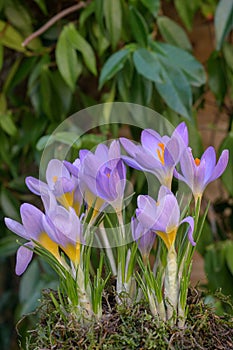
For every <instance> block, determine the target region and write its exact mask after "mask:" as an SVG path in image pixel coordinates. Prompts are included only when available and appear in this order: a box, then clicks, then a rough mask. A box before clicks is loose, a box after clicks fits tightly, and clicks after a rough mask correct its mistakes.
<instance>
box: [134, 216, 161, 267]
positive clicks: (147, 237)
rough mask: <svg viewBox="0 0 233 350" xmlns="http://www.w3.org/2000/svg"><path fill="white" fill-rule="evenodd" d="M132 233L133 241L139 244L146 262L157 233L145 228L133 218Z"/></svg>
mask: <svg viewBox="0 0 233 350" xmlns="http://www.w3.org/2000/svg"><path fill="white" fill-rule="evenodd" d="M131 231H132V236H133V240H134V241H136V242H137V244H138V248H139V250H140V252H141V254H142V258H143V260H144V261H146V260H147V259H148V257H149V255H150V251H151V249H152V247H153V244H154V241H155V237H156V235H155V232H154V231H153V230H151V229H149V230H148V229H146V228H145V227H143V225H142V224H141V223H140V222H139V221H138V220H137V219H136V218H132V220H131Z"/></svg>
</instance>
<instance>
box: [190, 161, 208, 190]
mask: <svg viewBox="0 0 233 350" xmlns="http://www.w3.org/2000/svg"><path fill="white" fill-rule="evenodd" d="M207 166H208V165H207V164H206V161H205V159H203V160H202V161H201V162H200V164H199V165H197V166H196V169H195V172H194V174H195V176H194V183H193V188H192V190H193V193H194V195H195V194H200V193H203V191H204V189H205V185H206V184H205V172H206V167H207Z"/></svg>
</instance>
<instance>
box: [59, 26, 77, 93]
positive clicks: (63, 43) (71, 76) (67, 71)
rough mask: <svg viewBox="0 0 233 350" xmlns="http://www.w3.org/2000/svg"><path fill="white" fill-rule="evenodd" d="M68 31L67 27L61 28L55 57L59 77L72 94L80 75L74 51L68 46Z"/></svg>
mask: <svg viewBox="0 0 233 350" xmlns="http://www.w3.org/2000/svg"><path fill="white" fill-rule="evenodd" d="M69 31H70V27H69V25H67V26H65V27H64V28H63V30H62V32H61V34H60V36H59V39H58V42H57V46H56V51H55V55H56V62H57V66H58V69H59V72H60V73H61V76H62V77H63V79H64V80H65V82H66V83H67V85H68V86H69V87H70V89H71V90H72V91H73V92H74V90H75V87H76V80H77V78H78V76H79V75H80V73H81V69H80V63H79V61H78V57H77V54H76V51H75V49H74V48H73V47H72V45H71V44H70V38H69Z"/></svg>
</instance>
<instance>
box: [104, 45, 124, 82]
mask: <svg viewBox="0 0 233 350" xmlns="http://www.w3.org/2000/svg"><path fill="white" fill-rule="evenodd" d="M129 53H130V51H129V50H128V49H123V50H120V51H118V52H116V53H114V54H113V55H112V56H110V57H109V59H108V60H107V61H106V62H105V64H104V66H103V68H102V70H101V73H100V79H99V88H100V89H101V88H102V86H103V85H104V83H106V81H108V80H110V79H111V78H112V77H113V76H114V75H115V74H116V73H117V72H119V71H120V70H121V69H122V68H123V67H124V63H125V61H126V59H127V57H128V55H129Z"/></svg>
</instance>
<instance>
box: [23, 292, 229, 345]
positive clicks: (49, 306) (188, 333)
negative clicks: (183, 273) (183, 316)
mask: <svg viewBox="0 0 233 350" xmlns="http://www.w3.org/2000/svg"><path fill="white" fill-rule="evenodd" d="M26 349H27V350H39V349H40V350H41V349H51V350H52V349H53V350H58V349H62V350H72V349H96V350H97V349H106V350H111V349H114V350H117V349H119V350H126V349H127V350H133V349H138V350H140V349H141V350H142V349H143V350H144V349H148V350H149V349H159V350H166V349H171V350H176V349H177V350H182V349H202V350H203V349H211V350H215V349H216V350H221V349H224V350H230V349H233V319H232V318H231V317H230V316H229V315H225V316H223V317H219V316H217V315H216V314H214V312H213V310H212V309H211V308H210V307H207V306H206V305H205V304H204V303H203V301H202V299H201V298H200V296H199V294H198V293H195V292H192V293H190V296H189V315H188V319H187V322H186V327H185V328H184V329H179V328H178V327H173V328H171V327H170V326H169V324H167V323H166V324H165V323H163V322H158V320H156V319H155V318H154V317H153V316H152V315H151V314H150V312H149V310H148V308H147V306H145V305H144V304H142V303H140V304H135V305H134V306H133V307H126V306H124V305H121V306H118V307H111V306H110V305H109V304H108V307H107V304H106V307H105V312H104V314H103V317H102V319H101V320H100V321H98V322H96V321H94V320H93V322H91V323H89V324H88V325H85V324H81V323H79V322H77V320H76V319H75V318H74V317H72V314H67V317H66V318H64V319H63V318H62V317H60V316H59V314H58V312H57V310H56V309H55V307H54V306H53V303H52V302H51V299H49V298H48V296H45V295H44V299H43V301H42V306H41V308H40V310H39V323H38V325H37V327H36V329H35V330H32V331H30V333H29V335H28V338H27V347H26Z"/></svg>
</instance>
